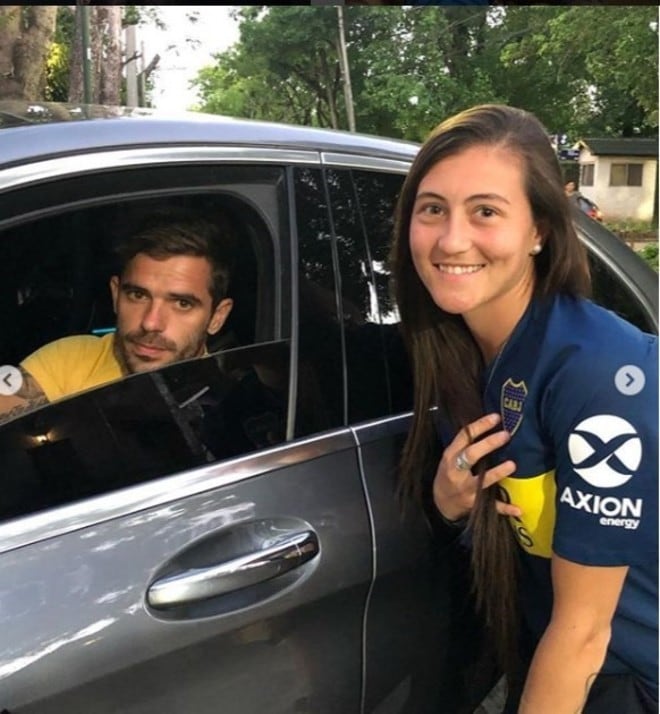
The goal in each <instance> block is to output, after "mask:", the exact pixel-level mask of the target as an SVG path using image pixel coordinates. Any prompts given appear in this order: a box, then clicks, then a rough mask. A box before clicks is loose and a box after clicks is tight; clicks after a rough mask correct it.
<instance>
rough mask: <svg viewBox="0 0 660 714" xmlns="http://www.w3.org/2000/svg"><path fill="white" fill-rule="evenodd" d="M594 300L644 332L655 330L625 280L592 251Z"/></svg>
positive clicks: (590, 264)
mask: <svg viewBox="0 0 660 714" xmlns="http://www.w3.org/2000/svg"><path fill="white" fill-rule="evenodd" d="M589 268H590V270H591V287H592V295H593V300H594V302H597V303H598V304H599V305H602V306H603V307H606V308H607V309H608V310H612V312H615V313H616V314H617V315H620V316H621V317H623V318H624V319H625V320H628V322H631V323H632V324H633V325H636V326H637V327H639V328H640V330H644V331H645V332H655V331H656V330H655V327H654V326H653V324H652V323H651V320H650V318H649V317H648V316H647V314H646V312H645V311H644V310H643V309H642V307H641V306H640V304H639V302H638V300H637V298H636V297H635V295H634V294H633V292H632V291H631V290H630V288H629V287H628V285H626V283H625V281H624V280H623V279H622V278H621V277H620V276H618V275H617V274H616V273H615V272H614V271H613V270H612V269H611V268H610V267H609V266H608V265H606V264H605V262H604V261H603V260H602V259H600V258H599V257H598V256H596V255H595V254H594V253H591V252H590V253H589Z"/></svg>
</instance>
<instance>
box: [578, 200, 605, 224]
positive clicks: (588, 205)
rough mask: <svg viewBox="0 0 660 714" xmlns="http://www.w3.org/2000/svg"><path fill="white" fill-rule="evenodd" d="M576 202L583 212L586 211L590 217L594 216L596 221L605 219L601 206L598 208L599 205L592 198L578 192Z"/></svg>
mask: <svg viewBox="0 0 660 714" xmlns="http://www.w3.org/2000/svg"><path fill="white" fill-rule="evenodd" d="M575 202H576V203H577V207H578V208H579V209H580V210H581V211H582V213H585V214H586V215H587V216H589V218H593V220H594V221H602V220H603V214H602V212H601V210H600V208H598V206H597V205H596V204H595V203H594V202H593V201H592V200H591V199H589V198H587V197H586V196H583V195H582V194H578V195H577V196H576V197H575Z"/></svg>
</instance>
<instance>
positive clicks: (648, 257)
mask: <svg viewBox="0 0 660 714" xmlns="http://www.w3.org/2000/svg"><path fill="white" fill-rule="evenodd" d="M637 255H640V256H641V257H642V258H644V260H645V261H646V262H647V263H648V264H649V265H650V266H651V267H652V268H653V270H655V271H656V272H657V271H658V244H657V243H649V244H648V245H645V246H644V247H643V248H642V249H640V250H638V251H637Z"/></svg>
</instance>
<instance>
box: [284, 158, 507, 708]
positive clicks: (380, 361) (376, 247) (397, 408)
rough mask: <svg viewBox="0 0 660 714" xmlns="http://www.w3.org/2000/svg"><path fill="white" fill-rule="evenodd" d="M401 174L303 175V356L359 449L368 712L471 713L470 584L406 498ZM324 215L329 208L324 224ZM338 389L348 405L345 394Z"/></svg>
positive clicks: (386, 163) (384, 164)
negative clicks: (366, 528)
mask: <svg viewBox="0 0 660 714" xmlns="http://www.w3.org/2000/svg"><path fill="white" fill-rule="evenodd" d="M349 167H353V168H349ZM403 168H405V163H404V162H397V161H395V160H394V161H393V160H383V161H381V160H379V159H378V158H377V157H374V156H365V157H364V158H361V157H359V156H356V155H354V154H353V155H350V156H349V155H344V156H342V155H340V154H332V156H328V155H324V166H323V168H322V169H317V168H312V167H305V168H297V169H295V172H294V182H295V186H296V200H297V205H298V213H297V219H298V231H299V233H298V241H297V244H298V250H299V284H300V286H301V295H302V294H303V292H302V291H303V290H304V291H305V294H306V296H307V297H306V303H307V312H308V313H310V314H309V315H308V317H307V323H308V325H309V327H308V328H307V329H308V330H310V331H311V334H312V337H311V339H309V340H308V343H307V344H306V346H305V345H304V344H303V334H304V332H305V326H304V324H303V317H304V315H305V313H303V312H302V311H301V328H300V334H301V353H300V357H301V362H304V360H305V358H306V356H307V355H309V358H310V359H313V357H312V355H314V354H315V353H319V354H320V357H319V358H320V359H323V360H324V364H325V368H324V369H323V372H322V373H323V375H324V383H323V384H322V385H320V386H321V389H322V390H323V393H324V394H325V395H326V396H325V399H324V402H325V403H326V404H327V405H333V406H332V408H329V409H328V414H327V415H326V416H327V417H328V418H330V419H331V420H332V424H333V425H337V424H342V423H344V424H347V425H349V426H350V427H351V429H352V431H353V433H354V434H355V438H356V440H357V442H358V444H359V450H358V458H359V462H360V466H361V469H362V472H363V476H364V483H365V489H366V493H367V497H368V506H369V517H370V519H371V523H372V528H373V533H374V535H373V538H374V561H373V577H374V582H373V585H372V588H371V589H370V591H369V597H368V604H367V613H366V620H365V628H364V637H365V642H364V657H365V663H364V666H365V673H364V676H365V686H364V699H363V705H364V709H363V711H364V712H410V713H413V712H415V713H416V714H420V713H422V712H437V711H445V712H453V713H456V712H460V711H465V712H467V711H471V708H472V709H473V708H474V706H473V705H476V704H477V703H478V702H479V701H480V699H481V698H483V696H484V695H485V694H486V692H487V691H488V688H489V686H490V684H491V683H492V674H493V672H492V669H491V668H488V667H483V666H481V667H480V668H479V671H478V672H477V671H475V662H476V661H477V659H478V658H479V657H480V655H481V653H482V649H483V648H482V643H483V640H482V638H481V633H480V628H479V625H478V623H477V622H476V621H475V620H474V617H473V610H472V608H471V607H470V606H469V605H466V602H467V601H469V598H468V596H467V592H468V584H467V582H466V580H465V577H464V573H463V572H461V569H460V568H457V567H456V566H457V562H456V558H455V557H454V556H455V555H456V551H455V550H454V549H453V548H452V547H451V546H450V545H449V544H440V543H438V542H435V541H434V540H433V537H432V533H431V530H430V528H429V527H428V523H427V521H426V518H425V516H424V514H423V513H422V511H421V509H420V508H419V507H417V506H415V505H414V504H410V503H409V504H406V505H405V506H404V504H402V503H401V500H400V499H399V498H398V496H397V468H398V461H399V455H400V452H401V447H402V444H403V441H404V439H405V435H406V433H407V430H408V428H409V424H410V410H411V408H412V399H411V397H412V391H411V380H410V372H409V367H408V364H407V360H406V355H405V351H404V349H403V345H402V342H401V340H400V337H399V333H398V328H397V325H396V322H397V311H396V308H395V306H394V304H393V302H392V298H391V295H390V292H389V284H388V280H389V275H388V271H387V268H386V260H387V253H388V251H389V243H390V238H391V225H392V211H393V206H394V203H395V198H396V195H397V194H398V191H399V189H400V186H401V183H402V181H403V176H404V174H403V172H402V169H403ZM378 169H380V170H378ZM319 205H328V206H329V207H330V211H329V215H328V216H327V217H325V218H322V217H321V216H320V214H319V212H318V209H317V208H314V207H316V206H319ZM312 217H313V218H312ZM322 298H324V299H322ZM312 305H314V306H315V307H314V308H312ZM304 347H305V350H304V349H303V348H304ZM336 365H339V366H341V365H344V367H343V368H342V369H338V368H336V367H335V366H336ZM341 392H343V394H344V395H345V398H344V399H343V400H339V399H337V397H336V396H335V395H337V394H339V393H341ZM342 404H343V407H344V410H343V412H342V411H341V410H340V409H339V406H340V405H342ZM459 632H462V633H463V638H462V640H461V641H460V642H458V641H456V640H455V636H456V634H457V633H459ZM477 674H481V676H480V677H477Z"/></svg>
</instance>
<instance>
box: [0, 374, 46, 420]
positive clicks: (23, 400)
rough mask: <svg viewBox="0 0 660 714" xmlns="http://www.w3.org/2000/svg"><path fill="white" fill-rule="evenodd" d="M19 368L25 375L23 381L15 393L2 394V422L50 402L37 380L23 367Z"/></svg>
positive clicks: (0, 415) (0, 402)
mask: <svg viewBox="0 0 660 714" xmlns="http://www.w3.org/2000/svg"><path fill="white" fill-rule="evenodd" d="M18 369H19V371H20V373H21V376H22V377H23V383H22V384H21V387H20V389H19V390H18V391H17V392H16V393H15V394H12V395H9V396H5V395H0V424H4V423H5V422H7V421H9V420H11V419H14V418H16V417H18V416H21V415H22V414H26V413H27V412H30V411H32V410H33V409H36V408H37V407H41V406H43V405H44V404H48V398H47V397H46V395H45V394H44V390H43V389H42V388H41V387H40V386H39V383H38V382H37V380H36V379H35V378H34V377H33V376H32V375H31V374H30V373H29V372H27V371H26V370H25V369H23V367H19V368H18Z"/></svg>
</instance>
